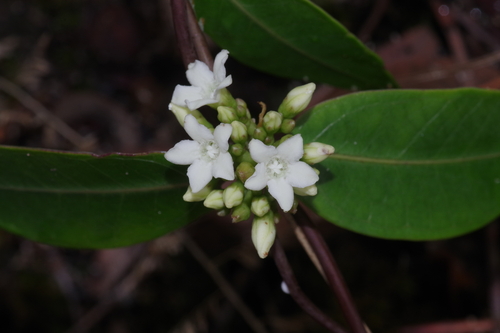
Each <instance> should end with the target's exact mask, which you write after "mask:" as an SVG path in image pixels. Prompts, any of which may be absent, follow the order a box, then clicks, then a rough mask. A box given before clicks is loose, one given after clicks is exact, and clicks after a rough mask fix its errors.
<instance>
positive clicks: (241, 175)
mask: <svg viewBox="0 0 500 333" xmlns="http://www.w3.org/2000/svg"><path fill="white" fill-rule="evenodd" d="M254 172H255V168H254V166H253V165H252V164H250V163H249V162H241V163H240V164H239V165H238V166H237V167H236V175H237V176H238V179H239V180H241V181H242V182H243V183H244V182H246V180H247V179H248V178H250V176H252V175H253V173H254Z"/></svg>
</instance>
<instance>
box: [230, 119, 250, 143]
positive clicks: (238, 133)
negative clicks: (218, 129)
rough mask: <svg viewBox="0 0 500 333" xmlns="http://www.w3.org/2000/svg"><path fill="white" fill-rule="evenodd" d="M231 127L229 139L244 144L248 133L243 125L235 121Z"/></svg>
mask: <svg viewBox="0 0 500 333" xmlns="http://www.w3.org/2000/svg"><path fill="white" fill-rule="evenodd" d="M231 126H232V127H233V131H232V132H231V139H232V140H233V141H234V142H237V143H246V142H247V140H248V133H247V127H246V126H245V124H243V123H242V122H239V121H237V120H235V121H233V122H232V123H231Z"/></svg>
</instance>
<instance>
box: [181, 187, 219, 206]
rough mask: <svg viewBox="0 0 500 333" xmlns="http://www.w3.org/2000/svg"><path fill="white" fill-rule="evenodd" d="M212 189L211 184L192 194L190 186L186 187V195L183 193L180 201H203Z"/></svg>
mask: <svg viewBox="0 0 500 333" xmlns="http://www.w3.org/2000/svg"><path fill="white" fill-rule="evenodd" d="M212 187H213V186H212V183H208V185H207V186H205V187H204V188H202V189H201V190H200V191H199V192H196V193H194V192H193V190H191V186H188V189H187V191H186V193H184V196H183V197H182V199H184V201H187V202H197V201H203V200H205V199H206V197H207V196H208V195H209V194H210V192H211V191H212Z"/></svg>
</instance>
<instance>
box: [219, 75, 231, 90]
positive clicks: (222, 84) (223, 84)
mask: <svg viewBox="0 0 500 333" xmlns="http://www.w3.org/2000/svg"><path fill="white" fill-rule="evenodd" d="M231 83H233V78H232V76H231V75H229V76H228V77H226V78H225V79H224V80H222V82H218V85H217V89H222V88H226V87H229V86H230V85H231Z"/></svg>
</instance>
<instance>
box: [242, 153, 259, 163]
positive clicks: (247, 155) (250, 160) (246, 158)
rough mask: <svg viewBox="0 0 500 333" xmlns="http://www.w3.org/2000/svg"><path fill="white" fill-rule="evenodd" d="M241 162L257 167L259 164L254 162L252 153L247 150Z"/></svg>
mask: <svg viewBox="0 0 500 333" xmlns="http://www.w3.org/2000/svg"><path fill="white" fill-rule="evenodd" d="M239 162H248V163H250V164H251V165H256V164H257V163H256V162H255V161H254V160H253V158H252V155H250V152H249V151H248V150H247V151H245V152H244V153H243V154H241V156H240V158H239Z"/></svg>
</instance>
